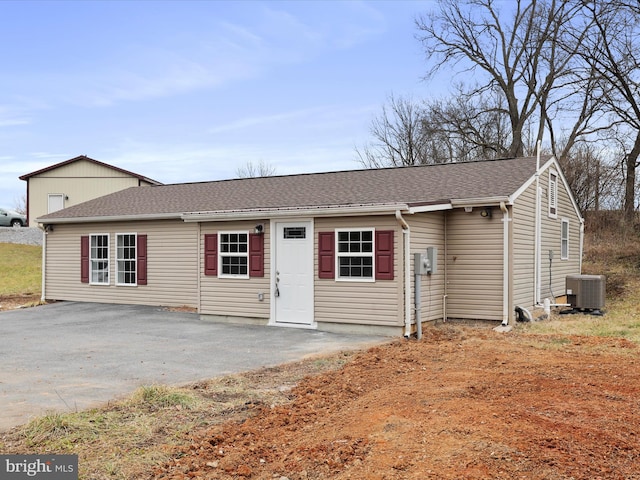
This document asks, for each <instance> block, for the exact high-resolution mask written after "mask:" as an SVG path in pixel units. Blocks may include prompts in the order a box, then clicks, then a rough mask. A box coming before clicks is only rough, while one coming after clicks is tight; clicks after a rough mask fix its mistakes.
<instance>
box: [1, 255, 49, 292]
mask: <svg viewBox="0 0 640 480" xmlns="http://www.w3.org/2000/svg"><path fill="white" fill-rule="evenodd" d="M41 290H42V247H40V246H35V245H20V244H17V243H0V295H21V294H40V292H41Z"/></svg>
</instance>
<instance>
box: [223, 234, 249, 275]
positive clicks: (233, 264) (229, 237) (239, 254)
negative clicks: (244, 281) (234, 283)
mask: <svg viewBox="0 0 640 480" xmlns="http://www.w3.org/2000/svg"><path fill="white" fill-rule="evenodd" d="M218 252H219V254H218V261H219V262H220V263H219V265H218V272H219V273H218V277H232V278H249V232H246V231H245V232H220V233H219V234H218Z"/></svg>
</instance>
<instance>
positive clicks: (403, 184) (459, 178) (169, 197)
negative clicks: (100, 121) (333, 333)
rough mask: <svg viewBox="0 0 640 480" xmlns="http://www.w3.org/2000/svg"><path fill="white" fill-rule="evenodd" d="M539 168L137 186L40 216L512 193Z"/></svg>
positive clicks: (436, 168) (468, 167) (481, 165)
mask: <svg viewBox="0 0 640 480" xmlns="http://www.w3.org/2000/svg"><path fill="white" fill-rule="evenodd" d="M545 160H546V159H545ZM535 171H536V158H535V157H524V158H514V159H504V160H488V161H482V162H469V163H449V164H442V165H426V166H414V167H403V168H383V169H374V170H351V171H340V172H327V173H312V174H301V175H284V176H273V177H261V178H243V179H233V180H221V181H213V182H201V183H181V184H173V185H157V186H145V187H132V188H129V189H126V190H122V191H120V192H116V193H113V194H110V195H106V196H104V197H100V198H96V199H94V200H90V201H88V202H84V203H81V204H78V205H75V206H72V207H69V208H66V209H64V210H60V211H58V212H54V213H51V214H49V215H45V216H43V217H41V219H42V221H45V220H52V221H54V222H55V221H56V220H62V219H67V220H72V219H75V220H78V221H79V220H80V219H82V218H87V219H89V218H91V219H96V218H98V217H119V216H136V217H137V216H152V215H167V216H168V215H171V214H175V215H176V216H179V215H181V214H184V213H190V212H212V211H217V212H219V211H238V210H252V209H287V208H301V207H310V208H313V207H331V206H354V205H368V204H380V205H384V204H390V205H391V204H398V203H400V204H406V205H408V206H415V205H424V204H440V203H445V204H447V203H449V202H450V201H452V200H464V199H477V198H489V197H508V196H510V195H512V194H513V193H515V192H516V191H517V190H518V189H519V188H520V187H521V186H522V185H523V184H524V183H525V182H526V181H527V180H529V179H530V178H531V177H532V176H533V175H534V174H535Z"/></svg>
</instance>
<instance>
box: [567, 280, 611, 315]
mask: <svg viewBox="0 0 640 480" xmlns="http://www.w3.org/2000/svg"><path fill="white" fill-rule="evenodd" d="M605 284H606V277H605V276H604V275H567V278H566V286H567V303H569V304H570V305H571V307H573V308H574V309H585V310H601V309H602V308H604V297H605Z"/></svg>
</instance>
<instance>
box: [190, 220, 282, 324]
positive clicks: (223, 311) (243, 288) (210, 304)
mask: <svg viewBox="0 0 640 480" xmlns="http://www.w3.org/2000/svg"><path fill="white" fill-rule="evenodd" d="M259 223H261V224H264V234H263V236H264V253H265V256H264V277H252V278H218V277H216V276H207V275H205V274H204V261H202V259H203V258H204V235H205V234H211V233H220V232H224V231H247V232H249V233H253V230H254V227H255V226H256V224H259ZM270 238H271V231H270V228H269V220H268V219H265V220H252V221H241V222H212V223H203V224H202V231H201V235H200V258H201V262H200V263H201V264H200V290H201V295H200V313H201V314H203V315H221V316H233V317H247V318H264V319H268V318H269V314H270V305H271V282H270V277H271V270H270V262H271V260H270V258H271V252H270V249H269V242H270ZM260 293H263V294H264V300H262V301H260V300H259V298H258V295H259V294H260Z"/></svg>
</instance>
